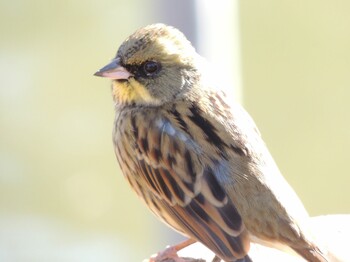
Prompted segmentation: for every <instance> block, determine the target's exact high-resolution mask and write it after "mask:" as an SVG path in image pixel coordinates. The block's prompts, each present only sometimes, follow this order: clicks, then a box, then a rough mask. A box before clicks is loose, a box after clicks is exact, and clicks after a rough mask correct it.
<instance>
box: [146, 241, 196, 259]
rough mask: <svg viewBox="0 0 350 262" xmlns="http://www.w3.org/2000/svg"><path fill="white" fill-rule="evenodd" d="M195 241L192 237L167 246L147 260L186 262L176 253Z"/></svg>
mask: <svg viewBox="0 0 350 262" xmlns="http://www.w3.org/2000/svg"><path fill="white" fill-rule="evenodd" d="M195 242H196V241H195V240H193V239H187V240H185V241H183V242H181V243H179V244H177V245H174V246H167V247H166V249H165V250H163V251H161V252H159V253H157V254H155V255H153V256H152V257H151V258H150V259H149V260H148V261H147V262H186V260H185V259H183V258H181V257H179V256H178V255H177V252H178V251H180V250H181V249H183V248H185V247H188V246H189V245H192V244H193V243H195Z"/></svg>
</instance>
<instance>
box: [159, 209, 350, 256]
mask: <svg viewBox="0 0 350 262" xmlns="http://www.w3.org/2000/svg"><path fill="white" fill-rule="evenodd" d="M310 229H311V230H312V232H313V234H314V237H315V239H316V240H317V241H318V242H320V243H322V244H324V246H325V248H327V249H328V250H329V251H330V252H332V254H334V255H336V256H337V259H334V260H332V261H350V252H348V249H350V238H349V236H350V215H327V216H319V217H313V218H311V220H310ZM178 254H179V256H180V257H184V258H185V259H184V261H186V262H211V261H212V259H213V258H214V254H213V253H212V252H211V251H210V250H208V249H207V248H206V247H204V246H203V245H202V244H200V243H195V244H193V245H191V246H188V247H186V248H184V249H183V250H181V251H179V252H178ZM249 256H250V257H251V258H252V260H253V261H254V262H266V261H269V262H275V261H276V262H277V261H285V262H301V261H304V260H303V259H302V258H300V257H298V256H294V255H292V254H288V253H284V252H282V251H279V250H277V249H273V248H268V247H265V246H262V245H259V244H254V243H252V244H251V248H250V251H249ZM159 262H172V261H169V260H168V261H164V260H163V261H159Z"/></svg>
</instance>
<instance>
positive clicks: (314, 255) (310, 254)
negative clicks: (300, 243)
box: [291, 247, 329, 262]
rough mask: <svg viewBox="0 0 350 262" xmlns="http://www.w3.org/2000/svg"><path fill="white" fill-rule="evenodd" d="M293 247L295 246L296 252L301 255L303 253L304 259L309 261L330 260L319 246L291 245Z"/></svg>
mask: <svg viewBox="0 0 350 262" xmlns="http://www.w3.org/2000/svg"><path fill="white" fill-rule="evenodd" d="M291 248H293V249H294V251H295V252H297V253H298V254H299V255H301V256H302V257H303V258H304V259H306V260H307V261H309V262H329V261H328V259H327V258H326V257H325V255H324V254H323V253H322V252H321V250H319V249H318V248H317V247H315V248H313V249H311V248H296V247H291Z"/></svg>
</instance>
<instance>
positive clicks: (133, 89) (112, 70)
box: [95, 24, 199, 106]
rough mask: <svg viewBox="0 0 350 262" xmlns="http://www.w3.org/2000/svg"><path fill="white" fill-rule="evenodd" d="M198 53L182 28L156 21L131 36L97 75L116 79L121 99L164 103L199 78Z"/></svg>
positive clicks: (117, 97) (118, 99)
mask: <svg viewBox="0 0 350 262" xmlns="http://www.w3.org/2000/svg"><path fill="white" fill-rule="evenodd" d="M197 57H198V55H197V53H196V51H195V49H194V48H193V46H192V45H191V43H190V42H189V41H188V40H187V39H186V37H185V36H184V35H183V34H182V33H181V32H180V31H179V30H177V29H175V28H173V27H170V26H166V25H164V24H154V25H149V26H146V27H144V28H141V29H139V30H137V31H136V32H135V33H134V34H132V35H131V36H129V37H128V38H127V39H126V40H125V41H124V42H123V43H122V45H121V46H120V47H119V50H118V52H117V55H116V57H115V58H114V59H113V60H112V61H111V62H110V63H109V64H108V65H106V66H105V67H103V68H101V69H100V70H99V71H97V72H96V73H95V75H96V76H101V77H106V78H110V79H112V81H113V96H114V99H115V100H116V102H117V103H122V104H131V103H133V104H140V105H154V106H156V105H162V104H164V103H167V102H169V101H172V100H174V99H176V98H177V97H178V95H179V94H181V93H183V92H186V90H188V89H189V88H190V87H191V86H193V85H194V84H195V83H196V81H198V77H199V73H198V70H197V66H196V64H197V60H198V59H197Z"/></svg>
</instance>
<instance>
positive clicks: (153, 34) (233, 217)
mask: <svg viewBox="0 0 350 262" xmlns="http://www.w3.org/2000/svg"><path fill="white" fill-rule="evenodd" d="M205 64H206V63H205V62H204V60H203V58H201V57H200V56H199V55H198V54H197V53H196V51H195V49H194V48H193V47H192V45H191V43H190V42H189V41H188V40H187V39H186V37H185V36H184V35H183V34H182V33H181V32H180V31H178V30H177V29H175V28H173V27H170V26H166V25H163V24H154V25H150V26H146V27H144V28H141V29H139V30H137V31H136V32H135V33H134V34H132V35H131V36H130V37H129V38H127V39H126V40H125V41H124V42H123V43H122V45H121V46H120V48H119V50H118V52H117V55H116V57H115V58H114V59H113V60H112V62H111V63H109V64H108V65H107V66H105V67H103V68H102V69H100V70H99V71H98V72H96V73H95V75H97V76H101V77H107V78H110V79H112V80H113V81H112V83H113V84H112V93H113V98H114V102H115V110H116V118H115V129H114V134H113V138H114V139H113V140H114V145H115V153H116V156H117V159H118V162H119V165H120V167H121V170H122V172H123V173H124V176H125V178H126V179H127V180H128V182H129V183H130V185H131V187H132V188H133V189H134V191H135V192H136V193H137V194H138V196H139V197H140V198H141V199H143V200H144V202H145V203H146V205H147V206H148V207H149V208H150V210H151V211H152V212H153V213H154V214H155V215H156V216H157V217H158V218H159V219H160V220H162V221H163V222H165V223H166V224H168V225H169V226H171V227H172V228H174V229H175V230H177V231H179V232H181V233H182V234H184V235H185V236H187V237H189V238H190V240H193V241H199V242H201V243H203V244H204V245H205V246H207V247H208V248H209V249H211V250H212V251H213V252H214V253H215V254H216V255H217V256H218V257H220V258H221V259H223V260H224V261H249V257H248V255H247V253H248V251H249V246H250V242H251V241H255V242H260V243H263V244H266V245H273V246H275V245H276V244H277V245H282V246H286V247H290V248H291V249H293V250H294V251H296V252H297V253H298V254H300V255H301V256H302V257H303V258H305V259H306V260H307V261H326V259H325V258H324V257H325V255H324V254H323V253H322V252H321V251H320V249H319V248H318V246H316V245H315V244H314V242H313V241H312V240H311V238H310V236H309V235H308V233H307V231H306V229H305V227H304V226H303V224H304V223H303V222H305V221H306V220H307V219H308V214H307V212H306V211H305V209H304V207H303V204H302V203H301V202H300V200H299V198H298V197H297V195H296V194H295V192H294V191H293V189H292V188H291V187H290V186H289V184H288V183H287V182H286V181H285V179H284V178H283V177H282V175H281V173H280V171H279V170H278V167H277V166H276V164H275V162H274V160H273V159H272V157H271V155H270V153H269V151H268V149H267V148H266V146H265V143H264V142H263V140H262V138H261V136H260V133H259V131H258V129H257V128H256V126H255V124H254V122H253V120H252V119H251V118H250V116H249V115H248V114H247V113H246V111H244V109H242V108H241V107H240V106H239V105H236V104H234V103H232V100H233V99H231V98H229V97H226V95H225V94H224V92H223V91H222V90H220V87H218V86H215V78H214V81H208V80H207V79H209V78H210V76H209V75H208V72H209V73H210V72H212V71H210V70H205V66H204V65H205ZM213 76H214V77H220V75H213ZM211 77H212V76H211Z"/></svg>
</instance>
